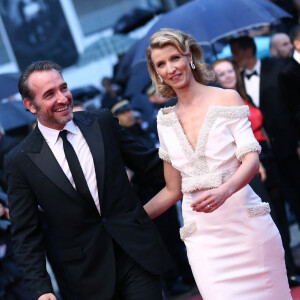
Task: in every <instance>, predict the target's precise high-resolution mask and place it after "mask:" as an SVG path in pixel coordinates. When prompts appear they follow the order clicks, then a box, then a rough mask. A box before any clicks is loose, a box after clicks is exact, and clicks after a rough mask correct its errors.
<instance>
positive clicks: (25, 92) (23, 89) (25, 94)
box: [18, 60, 62, 101]
mask: <svg viewBox="0 0 300 300" xmlns="http://www.w3.org/2000/svg"><path fill="white" fill-rule="evenodd" d="M50 70H56V71H57V72H58V73H60V74H62V67H61V66H59V65H58V64H56V63H54V62H52V61H50V60H39V61H35V62H33V63H32V64H31V65H29V66H28V67H27V68H26V69H25V70H24V71H23V72H22V74H21V76H20V78H19V83H18V88H19V93H20V94H21V96H22V99H29V100H31V101H34V95H33V94H32V91H31V90H30V87H29V84H28V78H29V76H30V75H31V74H32V73H34V72H42V71H50Z"/></svg>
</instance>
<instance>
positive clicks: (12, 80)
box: [0, 73, 20, 99]
mask: <svg viewBox="0 0 300 300" xmlns="http://www.w3.org/2000/svg"><path fill="white" fill-rule="evenodd" d="M19 76H20V74H19V73H3V74H0V86H1V89H0V99H3V98H7V97H10V96H12V95H14V94H16V93H18V81H19Z"/></svg>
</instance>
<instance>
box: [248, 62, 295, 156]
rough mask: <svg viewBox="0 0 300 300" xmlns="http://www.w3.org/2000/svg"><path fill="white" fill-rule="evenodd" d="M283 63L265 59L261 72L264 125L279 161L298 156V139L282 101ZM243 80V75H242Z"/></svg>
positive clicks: (261, 103) (261, 105)
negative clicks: (280, 82) (279, 77)
mask: <svg viewBox="0 0 300 300" xmlns="http://www.w3.org/2000/svg"><path fill="white" fill-rule="evenodd" d="M283 66H284V64H283V62H281V61H279V60H277V59H273V58H265V59H262V60H261V70H260V87H259V89H260V104H259V109H260V110H261V112H262V114H263V117H264V123H263V126H264V128H265V130H266V132H267V135H268V137H269V140H270V143H271V145H272V150H273V152H274V153H275V155H276V157H277V158H279V159H286V158H288V157H290V156H293V155H295V154H296V148H297V137H296V133H295V130H294V129H293V127H292V125H291V122H290V120H289V117H288V113H287V111H286V110H285V108H284V107H283V105H282V103H281V101H280V95H279V87H278V76H279V73H280V71H281V70H282V68H283ZM242 78H244V77H243V73H242Z"/></svg>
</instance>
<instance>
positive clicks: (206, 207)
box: [191, 186, 230, 213]
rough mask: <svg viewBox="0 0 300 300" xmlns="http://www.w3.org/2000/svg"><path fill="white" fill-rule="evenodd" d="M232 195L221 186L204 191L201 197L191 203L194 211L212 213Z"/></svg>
mask: <svg viewBox="0 0 300 300" xmlns="http://www.w3.org/2000/svg"><path fill="white" fill-rule="evenodd" d="M229 196H230V192H229V191H227V190H226V189H225V188H224V187H222V186H220V187H218V188H215V189H211V190H207V191H205V192H203V193H202V194H201V195H200V197H199V198H198V199H197V200H196V201H194V202H193V203H192V204H191V207H192V209H193V211H197V212H205V213H211V212H213V211H215V210H216V209H218V208H219V207H220V206H221V205H222V204H223V203H224V202H225V200H226V199H227V198H228V197H229Z"/></svg>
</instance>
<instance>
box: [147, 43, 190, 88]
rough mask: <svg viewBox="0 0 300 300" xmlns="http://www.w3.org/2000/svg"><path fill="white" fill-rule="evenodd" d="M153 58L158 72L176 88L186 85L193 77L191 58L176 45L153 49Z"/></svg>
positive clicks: (168, 83)
mask: <svg viewBox="0 0 300 300" xmlns="http://www.w3.org/2000/svg"><path fill="white" fill-rule="evenodd" d="M151 59H152V62H153V64H154V67H155V70H156V72H157V74H158V75H159V76H160V77H161V78H162V79H163V81H164V82H165V83H166V84H167V85H169V86H171V87H172V88H173V89H174V90H176V89H180V88H184V87H186V86H187V85H188V84H189V82H190V81H191V80H192V78H193V74H192V71H191V69H190V65H189V63H190V60H191V58H190V57H189V56H186V55H182V54H181V53H180V52H179V51H178V50H177V48H176V47H174V46H171V45H167V46H165V47H163V48H156V49H153V50H152V53H151Z"/></svg>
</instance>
